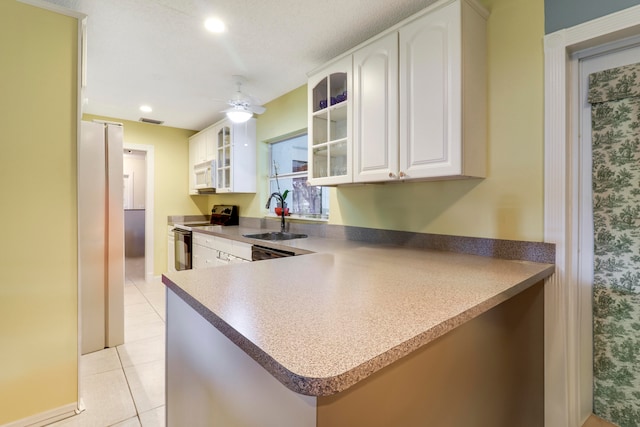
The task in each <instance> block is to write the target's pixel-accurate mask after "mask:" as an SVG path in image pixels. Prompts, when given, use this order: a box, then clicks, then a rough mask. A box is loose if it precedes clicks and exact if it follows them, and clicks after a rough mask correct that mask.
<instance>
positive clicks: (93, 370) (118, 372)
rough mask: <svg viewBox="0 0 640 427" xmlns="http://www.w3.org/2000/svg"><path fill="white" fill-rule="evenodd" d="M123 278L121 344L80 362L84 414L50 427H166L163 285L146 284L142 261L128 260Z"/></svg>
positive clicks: (93, 354)
mask: <svg viewBox="0 0 640 427" xmlns="http://www.w3.org/2000/svg"><path fill="white" fill-rule="evenodd" d="M125 275H126V280H125V286H124V320H125V343H124V344H123V345H121V346H118V347H116V348H107V349H104V350H102V351H97V352H94V353H90V354H86V355H83V356H82V357H81V360H80V384H81V389H82V400H83V402H84V405H85V408H86V410H85V411H83V412H82V413H81V414H79V415H77V416H74V417H71V418H67V419H66V420H62V421H59V422H57V423H54V424H52V425H51V426H55V427H59V426H64V427H109V426H117V427H164V426H165V411H164V409H165V406H164V405H165V396H164V376H165V374H164V358H165V357H164V354H165V353H164V347H165V293H164V285H162V283H160V281H159V280H158V281H153V282H151V283H148V282H145V280H144V259H143V258H134V259H129V258H128V259H127V260H126V263H125Z"/></svg>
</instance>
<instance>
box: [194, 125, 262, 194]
mask: <svg viewBox="0 0 640 427" xmlns="http://www.w3.org/2000/svg"><path fill="white" fill-rule="evenodd" d="M204 182H206V184H205V183H204ZM211 185H213V186H215V189H216V193H255V192H256V120H255V119H250V120H249V121H248V122H246V123H232V122H230V121H229V120H226V119H225V120H222V121H220V122H218V123H215V124H213V125H211V126H209V127H207V128H206V129H204V130H202V131H200V132H198V133H197V134H195V135H193V136H192V137H191V138H189V194H192V195H193V194H199V193H198V188H209V187H210V186H211Z"/></svg>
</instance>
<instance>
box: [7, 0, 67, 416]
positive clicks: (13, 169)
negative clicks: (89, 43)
mask: <svg viewBox="0 0 640 427" xmlns="http://www.w3.org/2000/svg"><path fill="white" fill-rule="evenodd" d="M77 45H78V41H77V20H76V19H74V18H69V17H66V16H62V15H59V14H56V13H52V12H48V11H45V10H41V9H38V8H35V7H32V6H27V5H25V4H22V3H17V2H15V1H9V0H3V1H1V2H0V58H2V60H1V61H2V62H1V64H0V129H2V138H1V139H0V195H1V200H2V202H1V203H2V207H1V208H0V224H2V245H0V425H2V424H5V423H8V422H10V421H15V420H18V419H22V418H26V417H29V416H32V415H34V414H38V413H41V412H44V411H47V410H51V409H55V408H59V407H61V406H64V405H69V404H73V403H74V402H76V400H77V393H78V390H77V383H78V376H77V370H78V360H77V354H78V326H77V319H78V310H77V307H78V303H77V292H78V283H77V232H76V230H77V214H76V211H77V205H76V118H77V109H76V107H77V102H76V99H77V91H76V81H77V73H76V68H77Z"/></svg>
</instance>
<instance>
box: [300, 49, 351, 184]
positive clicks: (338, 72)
mask: <svg viewBox="0 0 640 427" xmlns="http://www.w3.org/2000/svg"><path fill="white" fill-rule="evenodd" d="M352 70H353V63H352V57H351V56H347V57H345V58H342V59H340V60H338V61H336V62H334V63H332V64H330V65H328V66H327V67H325V68H324V69H322V70H321V71H318V72H316V73H315V74H314V75H313V76H311V77H309V81H308V99H309V101H308V115H309V121H308V126H309V152H308V158H309V164H308V173H309V183H310V184H311V185H336V184H345V183H350V182H352V180H353V170H352V168H353V164H352V124H351V120H352V118H351V104H352V101H351V98H352V96H353V93H352V80H351V74H352Z"/></svg>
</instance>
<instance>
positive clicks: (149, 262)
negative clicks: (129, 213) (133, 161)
mask: <svg viewBox="0 0 640 427" xmlns="http://www.w3.org/2000/svg"><path fill="white" fill-rule="evenodd" d="M124 149H125V150H136V151H143V152H145V166H146V177H145V179H146V183H145V195H144V205H145V206H144V208H145V210H144V279H145V281H147V282H151V281H152V280H153V269H154V258H155V252H154V244H155V242H154V241H155V239H154V222H153V218H154V205H153V201H154V197H153V195H154V194H155V187H154V176H155V158H154V156H155V154H154V153H155V151H154V146H153V145H148V144H129V143H128V142H126V141H125V142H124Z"/></svg>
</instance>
